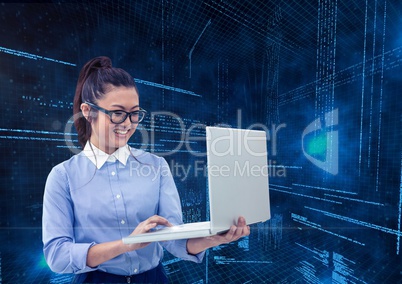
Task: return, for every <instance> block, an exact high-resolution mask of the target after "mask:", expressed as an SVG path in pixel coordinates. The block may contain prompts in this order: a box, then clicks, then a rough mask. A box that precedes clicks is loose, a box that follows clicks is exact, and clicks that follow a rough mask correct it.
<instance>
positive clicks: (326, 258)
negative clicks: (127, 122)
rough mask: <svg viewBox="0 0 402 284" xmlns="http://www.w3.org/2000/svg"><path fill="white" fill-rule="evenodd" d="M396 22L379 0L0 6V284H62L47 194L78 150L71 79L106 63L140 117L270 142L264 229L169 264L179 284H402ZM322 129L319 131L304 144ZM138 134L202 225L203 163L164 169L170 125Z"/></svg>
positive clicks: (181, 152)
mask: <svg viewBox="0 0 402 284" xmlns="http://www.w3.org/2000/svg"><path fill="white" fill-rule="evenodd" d="M401 13H402V7H401V3H400V1H387V0H378V1H374V0H368V1H363V0H361V1H346V0H338V1H336V0H325V1H284V0H283V1H260V2H259V1H251V0H247V1H227V0H224V1H219V0H205V1H179V0H160V1H145V0H144V1H112V2H109V1H108V2H93V1H89V2H86V1H85V2H76V3H74V2H68V3H67V2H64V1H60V2H54V3H42V4H26V3H25V4H24V3H14V4H10V3H0V67H1V68H0V84H1V88H0V96H1V99H2V111H1V117H0V146H1V156H2V158H1V164H0V167H1V181H0V184H1V206H0V216H1V217H0V228H1V236H0V238H1V245H0V253H1V254H0V279H1V281H2V282H4V283H68V282H69V280H70V279H71V275H57V274H54V273H52V272H51V271H50V270H49V268H48V267H47V265H46V263H45V261H44V258H43V254H42V243H41V214H42V196H43V189H44V183H45V181H46V177H47V174H48V173H49V171H50V169H51V168H52V167H53V166H54V165H56V164H58V163H60V162H61V161H63V160H65V159H68V158H69V157H70V156H71V155H72V154H73V151H74V149H75V150H76V148H68V147H67V144H66V142H65V139H66V137H65V136H64V132H65V127H66V125H67V126H71V124H69V122H68V120H69V118H70V117H71V115H72V99H73V96H74V91H75V85H76V80H77V77H78V73H79V70H80V68H81V66H82V65H83V64H84V63H85V62H86V61H88V60H89V59H91V58H93V57H95V56H99V55H106V56H109V57H110V58H111V59H112V61H113V64H114V66H116V67H121V68H123V69H125V70H127V71H128V72H130V74H132V76H133V77H134V78H135V79H136V81H137V84H138V88H139V90H140V100H141V106H142V107H143V108H145V109H146V110H148V111H149V112H150V113H154V114H156V113H157V112H161V111H165V112H170V113H172V114H173V113H174V114H175V115H177V116H178V117H180V119H181V120H182V122H183V123H184V125H185V127H186V129H188V128H190V127H191V125H194V124H195V123H200V124H204V125H215V124H226V125H230V126H232V127H242V128H247V127H249V126H252V125H253V124H259V125H260V126H266V127H267V129H268V130H269V137H270V139H269V141H268V151H269V163H270V172H271V176H270V189H271V191H270V195H271V206H272V211H271V214H272V218H271V220H270V221H268V222H266V223H264V224H259V225H254V226H252V234H251V235H250V237H249V238H245V239H243V240H241V241H239V242H236V243H233V244H230V245H226V246H222V247H220V248H217V249H211V250H209V251H208V254H207V256H206V258H205V259H204V262H203V263H202V264H193V263H189V262H184V261H180V260H178V259H176V258H174V257H173V256H171V255H169V254H166V256H165V259H164V265H165V268H166V269H167V270H168V273H169V277H170V279H171V281H172V282H173V283H399V282H401V279H402V261H401V254H402V251H401V250H402V246H401V237H402V232H401V202H402V200H401V199H402V185H401V184H402V183H401V171H402V151H401V130H400V129H401V121H402V117H401V109H402V108H401V106H402V103H401V101H400V99H399V95H400V94H399V93H400V90H401V89H402V78H401V74H402V67H401V58H402V41H401V38H402V34H401V33H402V32H401V28H400V27H401V24H402V23H401V21H402V15H401ZM174 88H176V89H174ZM333 110H337V111H338V112H337V118H338V123H337V124H336V125H334V126H333V127H327V126H326V124H324V122H325V119H324V118H325V114H326V113H329V112H331V111H333ZM152 118H153V119H154V120H152ZM317 119H318V120H319V121H321V123H323V125H322V126H323V128H322V129H321V130H319V131H315V132H313V133H310V134H309V135H306V136H305V137H304V138H305V139H302V138H303V136H302V134H303V131H304V129H305V128H306V127H307V126H308V125H309V124H310V123H311V122H313V121H315V120H317ZM153 122H155V123H156V124H155V125H154V127H152V126H153V124H152V123H153ZM272 129H277V131H276V132H275V131H272ZM140 130H142V131H143V132H144V133H145V132H146V133H148V134H149V135H151V130H152V131H153V133H154V137H155V139H154V140H153V141H146V142H147V143H144V139H143V138H144V137H143V136H142V135H141V134H140V133H136V134H135V135H134V136H135V137H134V138H133V140H132V141H130V144H131V145H132V146H134V147H144V148H146V149H147V150H148V151H153V152H155V153H156V154H159V155H164V156H165V158H166V159H167V161H168V162H169V163H170V165H171V166H172V169H174V166H177V165H180V166H184V167H189V168H190V175H189V176H187V177H186V178H183V176H180V172H175V171H173V174H174V176H175V180H176V184H177V187H178V189H179V193H180V195H181V198H182V205H183V215H184V219H185V220H186V221H199V220H206V219H207V218H208V212H207V210H206V178H205V176H204V175H202V174H200V172H197V171H196V166H195V165H196V163H199V165H203V164H204V165H205V157H198V156H195V155H194V152H192V151H189V149H188V148H186V147H185V146H184V145H183V146H182V147H180V148H179V149H176V151H175V153H173V154H169V155H167V154H166V153H167V152H169V151H171V150H173V149H175V147H176V146H177V145H178V143H179V142H177V141H180V140H181V139H182V136H181V132H180V131H181V129H180V127H179V124H178V120H177V119H174V118H173V117H171V116H162V115H156V116H154V117H152V116H148V117H147V118H146V119H145V121H144V123H143V124H142V127H141V128H140ZM334 131H337V133H338V136H339V139H338V141H337V143H335V142H336V141H335V140H334V136H331V133H334ZM274 133H276V136H275V139H274ZM192 135H194V136H200V137H203V135H204V132H203V130H202V129H195V130H194V131H193V132H192ZM327 135H329V136H328V137H329V138H330V140H328V141H329V142H327V140H326V139H325V138H326V137H327ZM322 137H324V138H323V139H320V138H322ZM70 138H72V139H73V140H76V138H75V136H74V135H72V136H71V137H70ZM331 141H332V142H331ZM302 142H303V143H304V148H303V145H302ZM331 143H333V144H331ZM74 145H77V143H76V141H75V142H74ZM70 146H71V145H70ZM332 146H333V147H337V149H338V155H337V159H334V156H332V157H331V159H332V160H330V161H333V162H334V163H335V162H336V163H337V165H338V172H337V174H335V175H333V174H331V173H328V172H326V171H325V169H323V168H320V167H317V165H316V164H314V163H312V162H310V161H309V160H308V159H307V155H310V156H312V157H313V158H314V159H316V161H317V160H319V161H325V159H326V153H327V151H329V149H331V147H332ZM191 149H192V150H193V151H195V152H197V153H200V152H203V151H205V145H204V143H203V141H198V142H194V143H192V144H191ZM1 281H0V282H1Z"/></svg>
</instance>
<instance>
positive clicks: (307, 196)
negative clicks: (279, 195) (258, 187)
mask: <svg viewBox="0 0 402 284" xmlns="http://www.w3.org/2000/svg"><path fill="white" fill-rule="evenodd" d="M269 189H270V190H272V191H278V192H283V193H287V194H291V195H297V196H302V197H306V198H311V199H317V200H321V201H325V202H330V203H336V204H342V202H339V201H334V200H329V199H325V198H320V197H316V196H310V195H306V194H301V193H296V192H289V191H286V190H280V189H277V188H273V187H270V188H269Z"/></svg>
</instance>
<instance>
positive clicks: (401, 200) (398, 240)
mask: <svg viewBox="0 0 402 284" xmlns="http://www.w3.org/2000/svg"><path fill="white" fill-rule="evenodd" d="M401 214H402V153H401V178H400V181H399V204H398V231H399V235H398V236H397V238H396V254H397V255H399V247H400V245H401V238H400V236H401Z"/></svg>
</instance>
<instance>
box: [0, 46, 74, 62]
mask: <svg viewBox="0 0 402 284" xmlns="http://www.w3.org/2000/svg"><path fill="white" fill-rule="evenodd" d="M0 52H3V53H7V54H11V55H15V56H19V57H25V58H28V59H33V60H47V61H52V62H56V63H60V64H64V65H70V66H77V65H76V64H74V63H70V62H66V61H62V60H58V59H53V58H49V57H44V56H41V55H36V54H32V53H28V52H25V51H19V50H15V49H10V48H6V47H2V46H0Z"/></svg>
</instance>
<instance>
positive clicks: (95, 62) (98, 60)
mask: <svg viewBox="0 0 402 284" xmlns="http://www.w3.org/2000/svg"><path fill="white" fill-rule="evenodd" d="M90 66H91V68H94V69H106V68H112V60H111V59H110V58H109V57H106V56H99V57H95V58H94V59H92V62H91V63H90Z"/></svg>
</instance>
